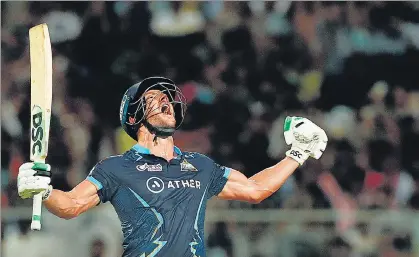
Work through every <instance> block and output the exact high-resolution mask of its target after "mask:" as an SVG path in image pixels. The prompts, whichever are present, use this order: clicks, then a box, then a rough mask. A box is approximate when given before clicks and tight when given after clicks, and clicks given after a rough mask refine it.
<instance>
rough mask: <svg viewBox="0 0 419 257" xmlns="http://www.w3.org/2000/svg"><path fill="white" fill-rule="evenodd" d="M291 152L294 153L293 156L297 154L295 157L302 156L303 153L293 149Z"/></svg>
mask: <svg viewBox="0 0 419 257" xmlns="http://www.w3.org/2000/svg"><path fill="white" fill-rule="evenodd" d="M290 154H291V155H293V156H295V157H298V158H301V153H300V152H298V151H295V150H291V152H290Z"/></svg>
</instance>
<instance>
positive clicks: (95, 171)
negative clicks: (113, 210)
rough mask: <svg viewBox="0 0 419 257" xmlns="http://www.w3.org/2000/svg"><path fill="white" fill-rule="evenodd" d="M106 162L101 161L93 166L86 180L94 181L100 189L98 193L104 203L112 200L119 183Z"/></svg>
mask: <svg viewBox="0 0 419 257" xmlns="http://www.w3.org/2000/svg"><path fill="white" fill-rule="evenodd" d="M106 166H109V165H105V164H104V163H99V164H97V165H96V166H94V167H93V168H92V170H91V171H90V173H89V175H88V176H87V178H86V180H88V181H90V182H91V183H93V184H94V185H95V186H96V187H97V189H98V195H99V198H100V201H101V202H102V203H106V202H107V201H110V199H111V197H112V195H113V194H114V192H115V190H116V188H117V185H116V182H115V179H114V178H113V176H112V174H111V172H110V169H109V167H106Z"/></svg>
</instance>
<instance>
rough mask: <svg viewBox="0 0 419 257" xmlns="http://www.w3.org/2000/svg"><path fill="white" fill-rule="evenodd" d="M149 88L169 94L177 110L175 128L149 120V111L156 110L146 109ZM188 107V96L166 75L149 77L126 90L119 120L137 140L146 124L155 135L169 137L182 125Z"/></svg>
mask: <svg viewBox="0 0 419 257" xmlns="http://www.w3.org/2000/svg"><path fill="white" fill-rule="evenodd" d="M149 90H160V91H161V92H162V93H164V94H166V95H167V97H168V99H169V103H171V104H172V105H173V108H174V112H175V113H174V115H175V119H176V126H175V128H169V127H156V126H153V125H151V124H150V123H149V122H148V121H147V119H146V117H147V116H148V113H150V112H152V111H154V109H146V100H145V97H144V93H146V92H147V91H149ZM157 108H158V107H157ZM186 108H187V106H186V98H185V97H184V95H183V94H182V92H181V90H180V88H179V87H177V86H176V85H175V83H174V82H173V81H172V80H170V79H167V78H164V77H148V78H146V79H144V80H142V81H141V82H139V83H136V84H135V85H133V86H131V87H130V88H129V89H128V90H127V91H126V92H125V94H124V96H123V98H122V102H121V107H120V109H119V120H120V122H121V125H122V128H123V129H124V130H125V132H126V133H127V134H128V135H129V136H130V137H131V138H133V139H134V140H137V132H138V129H139V128H140V126H141V125H144V126H145V127H146V128H147V129H148V130H149V131H150V132H151V133H153V134H154V135H155V136H158V137H168V136H171V135H173V133H174V132H175V130H176V129H178V128H179V127H180V126H181V125H182V122H183V119H184V117H185V113H186Z"/></svg>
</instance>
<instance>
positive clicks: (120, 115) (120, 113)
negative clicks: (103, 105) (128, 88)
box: [119, 95, 128, 122]
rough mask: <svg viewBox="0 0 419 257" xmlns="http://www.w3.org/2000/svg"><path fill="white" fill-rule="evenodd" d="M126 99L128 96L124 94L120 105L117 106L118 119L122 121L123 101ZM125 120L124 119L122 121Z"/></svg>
mask: <svg viewBox="0 0 419 257" xmlns="http://www.w3.org/2000/svg"><path fill="white" fill-rule="evenodd" d="M127 100H128V96H127V95H124V97H123V98H122V102H121V107H120V108H119V119H120V120H121V121H122V116H123V114H124V109H125V102H126V101H127ZM124 122H125V121H124Z"/></svg>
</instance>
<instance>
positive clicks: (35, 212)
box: [31, 192, 42, 230]
mask: <svg viewBox="0 0 419 257" xmlns="http://www.w3.org/2000/svg"><path fill="white" fill-rule="evenodd" d="M41 211H42V192H41V193H39V194H37V195H35V196H34V197H33V208H32V223H31V230H41Z"/></svg>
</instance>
